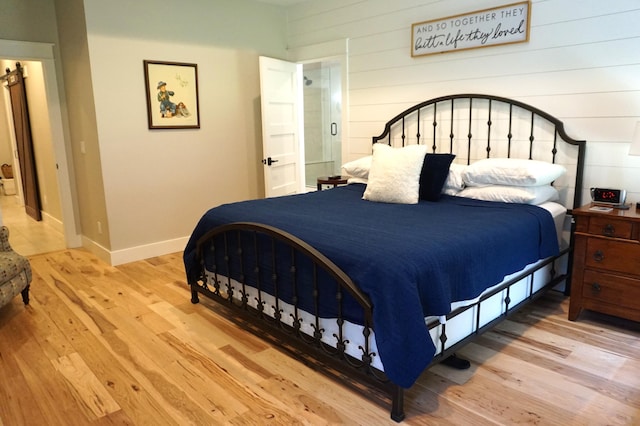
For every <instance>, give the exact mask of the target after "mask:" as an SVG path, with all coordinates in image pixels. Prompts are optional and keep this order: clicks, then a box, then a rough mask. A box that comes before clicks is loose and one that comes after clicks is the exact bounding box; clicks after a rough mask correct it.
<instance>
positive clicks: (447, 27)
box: [411, 0, 531, 57]
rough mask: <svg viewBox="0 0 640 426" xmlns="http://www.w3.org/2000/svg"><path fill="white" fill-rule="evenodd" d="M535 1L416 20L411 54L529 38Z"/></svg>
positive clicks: (484, 45) (415, 55)
mask: <svg viewBox="0 0 640 426" xmlns="http://www.w3.org/2000/svg"><path fill="white" fill-rule="evenodd" d="M530 26H531V1H530V0H526V1H521V2H518V3H511V4H507V5H503V6H497V7H492V8H489V9H482V10H476V11H473V12H468V13H463V14H460V15H454V16H448V17H446V18H438V19H433V20H430V21H423V22H418V23H415V24H413V25H412V26H411V56H412V57H418V56H426V55H433V54H436V53H445V52H454V51H461V50H469V49H475V48H479V47H488V46H498V45H503V44H513V43H524V42H527V41H529V29H530Z"/></svg>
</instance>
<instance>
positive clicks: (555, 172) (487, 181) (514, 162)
mask: <svg viewBox="0 0 640 426" xmlns="http://www.w3.org/2000/svg"><path fill="white" fill-rule="evenodd" d="M566 171H567V170H566V169H565V168H564V167H562V166H561V165H559V164H553V163H547V162H546V161H537V160H525V159H519V158H485V159H483V160H479V161H476V162H475V163H473V164H471V165H470V166H468V167H467V168H466V170H465V171H464V172H463V174H462V176H463V179H464V183H465V184H466V185H467V186H482V185H514V186H540V185H548V184H550V183H551V182H553V181H554V180H556V179H557V178H559V177H560V176H562V175H563V174H564V173H566Z"/></svg>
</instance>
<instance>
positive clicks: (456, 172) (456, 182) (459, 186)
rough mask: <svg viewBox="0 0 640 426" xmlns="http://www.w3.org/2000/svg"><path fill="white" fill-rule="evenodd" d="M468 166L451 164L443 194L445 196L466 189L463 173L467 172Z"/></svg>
mask: <svg viewBox="0 0 640 426" xmlns="http://www.w3.org/2000/svg"><path fill="white" fill-rule="evenodd" d="M466 168H467V166H466V165H464V164H457V163H451V165H450V166H449V175H448V176H447V180H446V181H445V182H444V186H443V187H442V192H443V193H445V194H451V193H456V192H458V191H462V190H463V189H464V179H462V172H464V171H465V170H466Z"/></svg>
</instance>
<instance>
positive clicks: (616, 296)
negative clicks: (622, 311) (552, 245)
mask: <svg viewBox="0 0 640 426" xmlns="http://www.w3.org/2000/svg"><path fill="white" fill-rule="evenodd" d="M582 297H584V298H585V299H594V300H599V301H602V302H607V303H613V304H615V305H617V306H622V307H625V308H630V309H640V280H637V279H633V278H626V277H620V276H617V275H611V274H607V273H603V272H596V271H592V270H590V269H586V270H585V271H584V280H583V285H582Z"/></svg>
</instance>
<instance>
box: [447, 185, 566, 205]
mask: <svg viewBox="0 0 640 426" xmlns="http://www.w3.org/2000/svg"><path fill="white" fill-rule="evenodd" d="M454 195H458V196H460V197H467V198H473V199H476V200H485V201H500V202H503V203H519V204H535V205H538V204H542V203H544V202H547V201H556V200H558V199H559V198H560V197H559V194H558V190H557V189H555V188H554V187H553V186H551V185H542V186H502V185H491V186H468V187H466V188H465V189H463V190H462V191H460V192H458V193H457V194H454Z"/></svg>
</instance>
